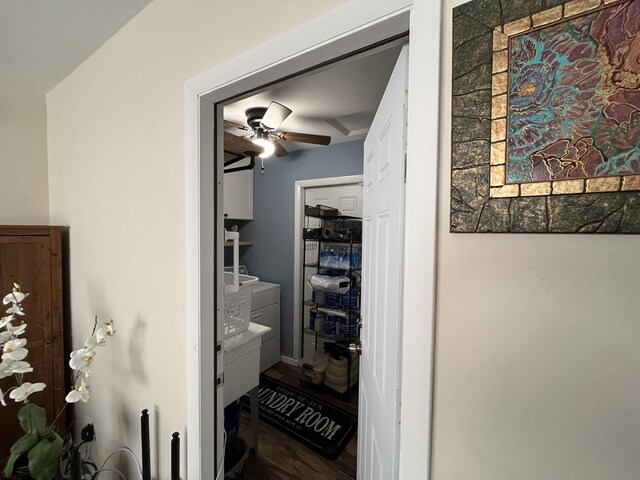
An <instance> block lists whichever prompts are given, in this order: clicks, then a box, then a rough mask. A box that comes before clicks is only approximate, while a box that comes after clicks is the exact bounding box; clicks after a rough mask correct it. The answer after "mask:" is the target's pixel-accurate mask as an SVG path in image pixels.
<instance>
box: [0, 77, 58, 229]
mask: <svg viewBox="0 0 640 480" xmlns="http://www.w3.org/2000/svg"><path fill="white" fill-rule="evenodd" d="M0 169H1V170H0V224H4V225H36V224H43V225H46V224H48V223H49V187H48V183H47V181H48V179H47V105H46V100H45V95H44V93H42V92H38V91H36V90H31V89H27V88H23V87H17V86H9V85H0Z"/></svg>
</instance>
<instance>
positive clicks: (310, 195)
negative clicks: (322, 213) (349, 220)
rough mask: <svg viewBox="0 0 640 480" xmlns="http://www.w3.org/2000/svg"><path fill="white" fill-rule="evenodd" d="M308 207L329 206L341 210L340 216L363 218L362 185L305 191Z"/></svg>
mask: <svg viewBox="0 0 640 480" xmlns="http://www.w3.org/2000/svg"><path fill="white" fill-rule="evenodd" d="M305 204H306V205H318V204H322V205H327V206H329V207H333V208H337V209H338V210H340V215H351V216H353V217H362V185H361V184H359V183H353V184H347V185H332V186H330V187H310V188H307V189H305Z"/></svg>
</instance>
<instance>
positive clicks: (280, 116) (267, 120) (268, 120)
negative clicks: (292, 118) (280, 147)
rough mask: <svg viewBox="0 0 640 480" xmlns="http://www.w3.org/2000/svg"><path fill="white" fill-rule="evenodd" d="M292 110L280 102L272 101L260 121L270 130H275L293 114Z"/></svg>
mask: <svg viewBox="0 0 640 480" xmlns="http://www.w3.org/2000/svg"><path fill="white" fill-rule="evenodd" d="M291 112H292V110H291V109H290V108H287V107H285V106H284V105H282V104H280V103H278V102H271V103H270V104H269V107H268V108H267V111H266V112H264V116H263V117H262V120H261V121H260V125H261V126H263V127H264V128H267V129H269V130H275V129H276V128H278V127H279V126H280V124H281V123H282V122H284V121H285V119H286V118H287V117H288V116H289V115H291Z"/></svg>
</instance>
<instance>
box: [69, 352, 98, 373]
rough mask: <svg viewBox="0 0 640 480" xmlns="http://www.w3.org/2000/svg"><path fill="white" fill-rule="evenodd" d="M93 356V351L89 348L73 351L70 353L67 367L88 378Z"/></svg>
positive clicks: (94, 353)
mask: <svg viewBox="0 0 640 480" xmlns="http://www.w3.org/2000/svg"><path fill="white" fill-rule="evenodd" d="M95 355H96V352H95V350H92V349H89V348H81V349H80V350H74V351H73V352H71V359H70V360H69V366H70V367H71V368H72V369H73V370H75V371H77V372H82V373H83V374H84V376H85V377H88V376H89V375H91V364H92V363H93V358H94V357H95Z"/></svg>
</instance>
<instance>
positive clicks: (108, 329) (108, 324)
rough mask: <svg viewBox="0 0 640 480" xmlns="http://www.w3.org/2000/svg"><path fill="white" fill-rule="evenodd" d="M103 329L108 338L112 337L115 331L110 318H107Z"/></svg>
mask: <svg viewBox="0 0 640 480" xmlns="http://www.w3.org/2000/svg"><path fill="white" fill-rule="evenodd" d="M104 328H105V332H106V334H107V336H108V337H113V336H114V335H115V334H116V331H117V330H116V328H115V324H114V322H113V320H112V319H111V318H109V319H108V320H107V321H106V322H104Z"/></svg>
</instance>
